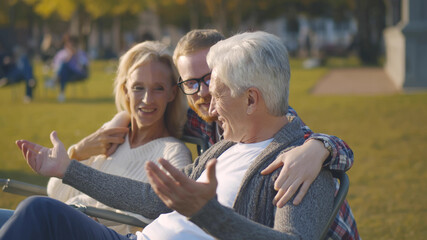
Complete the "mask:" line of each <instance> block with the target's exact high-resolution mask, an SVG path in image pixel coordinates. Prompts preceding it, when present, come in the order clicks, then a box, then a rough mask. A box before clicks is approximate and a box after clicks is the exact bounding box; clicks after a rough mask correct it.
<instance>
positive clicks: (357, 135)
mask: <svg viewBox="0 0 427 240" xmlns="http://www.w3.org/2000/svg"><path fill="white" fill-rule="evenodd" d="M330 64H331V65H333V66H338V67H340V66H346V65H348V64H350V65H351V66H353V65H357V63H354V62H351V63H347V62H343V61H341V60H335V61H333V62H330ZM114 66H115V63H111V62H94V63H93V64H92V66H91V77H90V79H89V80H88V81H87V82H86V83H78V84H76V85H70V86H69V87H68V89H67V93H66V96H67V101H66V102H65V103H63V104H59V103H57V101H56V94H57V92H56V91H53V90H50V91H47V90H46V89H44V87H43V80H42V77H41V70H40V67H37V68H36V75H37V76H39V77H38V79H39V85H38V88H37V89H36V93H35V100H34V102H32V103H31V104H23V103H22V98H23V94H24V86H23V85H17V86H13V87H7V88H1V89H0V113H1V114H0V133H1V137H0V178H14V179H17V180H22V181H27V182H32V183H36V184H41V185H43V184H45V183H46V182H47V179H46V178H44V177H40V176H37V175H36V174H34V173H33V172H32V171H31V170H30V168H29V167H27V165H26V163H25V161H24V160H23V158H22V156H21V155H20V152H19V151H18V148H17V147H16V146H15V144H14V142H15V140H17V139H28V140H32V141H35V142H37V143H40V144H43V145H49V146H50V141H49V133H50V132H51V131H52V130H57V132H58V135H59V137H60V139H61V140H62V141H63V142H64V144H65V145H66V146H69V145H70V144H72V143H75V142H77V141H78V140H80V139H81V138H83V137H84V136H86V135H87V134H89V133H91V132H93V131H95V130H96V129H98V128H99V126H100V125H101V124H102V123H104V122H105V121H107V120H109V119H110V118H111V117H112V116H113V115H114V113H115V107H114V101H113V96H112V83H113V78H114V71H111V69H114ZM328 69H329V68H328V67H325V68H317V69H312V70H305V69H303V68H302V67H301V62H299V61H292V80H291V97H290V103H291V106H293V107H294V108H295V109H296V110H297V112H298V113H299V115H300V116H301V118H302V119H303V120H304V121H305V122H306V123H307V125H309V126H310V127H311V128H312V129H313V130H314V131H316V132H324V133H328V134H331V135H336V136H339V137H341V138H342V139H344V140H346V142H347V143H348V144H349V145H350V147H351V148H352V149H353V151H354V154H355V164H354V166H353V168H352V169H351V170H350V171H349V172H348V173H349V176H350V191H349V194H348V197H347V199H348V200H349V203H350V205H351V207H352V210H353V213H354V215H355V217H356V220H357V223H358V228H359V231H360V234H361V236H362V238H364V239H424V238H425V236H426V235H427V222H426V219H427V206H426V203H427V201H426V200H427V161H426V160H425V156H427V147H426V145H427V125H426V123H427V109H426V107H427V92H420V93H413V94H395V95H384V96H313V95H310V93H309V92H310V89H311V88H313V86H314V84H315V83H316V81H317V80H318V79H319V78H321V77H322V76H323V75H324V74H326V73H327V71H328ZM22 199H23V198H22V197H19V196H15V195H11V194H8V193H1V192H0V208H15V207H16V205H17V204H18V203H19V201H20V200H22Z"/></svg>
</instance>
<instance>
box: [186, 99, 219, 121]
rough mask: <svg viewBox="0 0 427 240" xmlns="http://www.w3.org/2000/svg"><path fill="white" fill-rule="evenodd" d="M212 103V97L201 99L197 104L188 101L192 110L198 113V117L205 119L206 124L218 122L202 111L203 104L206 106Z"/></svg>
mask: <svg viewBox="0 0 427 240" xmlns="http://www.w3.org/2000/svg"><path fill="white" fill-rule="evenodd" d="M210 102H211V97H208V98H199V100H197V101H196V102H195V103H193V102H192V101H190V100H188V105H189V106H190V108H191V109H193V111H195V112H196V113H197V115H198V116H199V117H200V118H201V119H203V120H204V121H205V122H208V123H211V122H214V121H216V120H217V118H216V117H211V116H209V114H205V113H204V112H205V111H203V110H202V109H201V104H206V103H208V104H209V103H210Z"/></svg>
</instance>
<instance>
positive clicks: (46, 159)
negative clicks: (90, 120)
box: [16, 131, 71, 178]
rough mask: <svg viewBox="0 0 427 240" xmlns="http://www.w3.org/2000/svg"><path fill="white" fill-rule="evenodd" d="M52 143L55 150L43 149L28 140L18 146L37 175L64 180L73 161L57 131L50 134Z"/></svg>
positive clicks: (20, 142) (22, 141) (19, 142)
mask: <svg viewBox="0 0 427 240" xmlns="http://www.w3.org/2000/svg"><path fill="white" fill-rule="evenodd" d="M50 141H51V142H52V144H53V148H47V147H43V146H40V145H38V144H36V143H32V142H30V141H27V140H18V141H16V145H18V147H19V149H21V152H22V154H23V155H24V158H25V159H26V160H27V163H28V165H29V166H30V167H31V168H32V169H33V170H34V171H35V172H36V173H38V174H40V175H43V176H47V177H58V178H62V177H63V176H64V174H65V171H66V170H67V167H68V166H69V165H70V162H71V160H70V158H69V157H68V154H67V151H66V150H65V147H64V144H62V142H61V141H60V140H59V139H58V136H57V134H56V132H55V131H53V132H52V133H51V134H50Z"/></svg>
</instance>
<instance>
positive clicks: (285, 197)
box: [275, 183, 300, 208]
mask: <svg viewBox="0 0 427 240" xmlns="http://www.w3.org/2000/svg"><path fill="white" fill-rule="evenodd" d="M299 186H300V184H297V183H294V184H292V185H291V186H290V187H289V188H288V189H287V190H286V192H285V193H284V194H283V196H282V197H280V199H278V201H277V203H276V206H277V207H278V208H281V207H283V206H285V204H286V203H287V202H288V201H289V199H291V198H292V196H293V195H294V194H295V193H296V191H297V190H298V188H299ZM284 191H285V190H284ZM275 199H276V198H275Z"/></svg>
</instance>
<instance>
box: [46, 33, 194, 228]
mask: <svg viewBox="0 0 427 240" xmlns="http://www.w3.org/2000/svg"><path fill="white" fill-rule="evenodd" d="M176 79H177V76H176V71H175V69H174V65H173V62H172V58H171V54H170V53H169V51H168V49H167V46H166V45H164V44H162V43H160V42H152V41H147V42H143V43H140V44H137V45H135V46H134V47H132V48H131V49H130V50H129V51H127V52H126V53H125V54H124V55H123V56H122V57H121V58H120V62H119V67H118V71H117V77H116V79H115V82H114V85H115V86H114V87H115V88H114V92H115V101H116V107H117V110H118V112H120V113H119V114H117V115H116V116H115V117H114V118H113V119H112V120H111V121H110V122H108V123H106V124H104V126H103V127H102V128H101V129H100V130H98V131H97V132H95V133H93V134H92V135H90V136H88V137H86V138H84V139H83V140H81V141H80V142H79V143H77V144H75V145H73V146H72V147H70V149H69V151H68V154H69V156H70V158H72V159H76V160H79V161H82V162H83V163H84V164H86V165H89V166H91V167H93V168H95V169H98V170H100V171H103V172H107V173H110V174H114V175H119V176H124V177H127V178H131V179H135V180H138V181H142V182H148V177H147V174H146V172H145V169H144V165H145V162H147V161H150V160H151V161H156V160H157V159H159V158H165V159H167V160H168V161H169V162H170V163H171V164H173V165H174V166H175V167H177V168H182V167H184V166H186V165H187V164H189V163H190V162H191V153H190V151H189V150H188V148H187V147H186V146H185V144H184V143H182V142H181V141H180V140H178V138H180V136H181V134H182V128H183V125H184V124H185V121H186V117H185V114H186V109H187V105H186V100H185V97H184V96H183V94H182V93H181V91H178V89H177V86H176ZM129 117H130V124H129V128H123V127H115V126H123V123H124V122H129V119H128V118H129ZM123 135H125V136H124V138H123ZM103 137H105V139H106V140H105V141H104V143H105V144H103V141H101V140H100V139H102V138H103ZM111 143H114V145H115V146H113V147H111V145H110V144H111ZM119 144H120V145H119ZM107 148H108V149H111V148H115V152H114V151H113V152H114V153H113V154H112V155H109V153H108V152H107V153H106V154H100V153H105V151H104V150H105V149H107ZM48 194H49V196H50V197H53V198H55V199H58V200H60V201H63V202H66V203H68V204H84V205H88V206H96V207H100V208H105V209H110V210H112V209H111V208H110V207H107V206H105V205H104V204H102V203H100V202H98V201H96V200H95V199H93V198H91V197H89V196H87V195H86V194H83V193H81V192H79V191H77V190H76V189H74V188H72V187H70V186H68V185H65V184H63V183H62V181H61V180H60V179H58V178H51V179H50V181H49V183H48ZM116 211H119V210H116ZM127 214H129V215H132V216H136V217H138V218H140V219H141V220H145V221H147V219H144V218H143V217H142V216H140V215H136V214H133V213H127ZM100 221H101V223H103V224H105V225H106V226H108V227H110V228H112V229H114V230H116V231H117V232H119V233H122V234H126V233H129V232H135V229H134V227H131V226H127V225H117V223H112V222H107V221H103V220H100Z"/></svg>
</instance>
